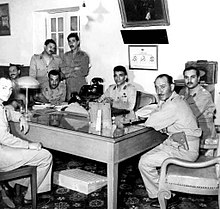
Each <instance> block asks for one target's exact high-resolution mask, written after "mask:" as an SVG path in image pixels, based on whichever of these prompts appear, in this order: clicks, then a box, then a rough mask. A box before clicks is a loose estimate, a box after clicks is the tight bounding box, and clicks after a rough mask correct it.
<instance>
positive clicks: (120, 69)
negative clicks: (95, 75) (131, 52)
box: [113, 65, 128, 75]
mask: <svg viewBox="0 0 220 209" xmlns="http://www.w3.org/2000/svg"><path fill="white" fill-rule="evenodd" d="M113 71H114V72H118V71H122V72H124V74H125V75H128V73H127V70H126V68H125V67H124V66H122V65H118V66H115V67H114V69H113Z"/></svg>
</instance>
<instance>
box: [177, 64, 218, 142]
mask: <svg viewBox="0 0 220 209" xmlns="http://www.w3.org/2000/svg"><path fill="white" fill-rule="evenodd" d="M183 76H184V81H185V88H183V89H181V90H180V92H179V94H180V95H183V96H184V98H185V100H186V101H187V103H188V104H189V106H190V108H191V109H192V111H193V113H194V115H195V116H196V119H197V122H198V126H199V127H200V128H201V129H202V137H201V139H202V140H201V143H204V141H205V139H215V138H216V131H215V125H214V112H215V104H214V102H213V100H212V95H211V94H210V93H209V92H208V91H207V90H206V89H205V88H203V87H202V86H201V85H200V84H199V81H200V71H199V70H198V69H197V68H195V67H188V68H186V69H185V70H184V71H183Z"/></svg>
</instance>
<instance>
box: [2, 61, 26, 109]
mask: <svg viewBox="0 0 220 209" xmlns="http://www.w3.org/2000/svg"><path fill="white" fill-rule="evenodd" d="M20 74H21V65H18V64H11V63H10V66H9V69H8V76H9V78H10V79H11V81H12V82H14V84H15V85H14V86H13V90H12V94H11V96H10V98H9V99H8V101H6V102H4V105H11V106H12V107H13V108H14V109H15V110H20V111H21V112H22V109H24V106H25V91H24V90H22V89H20V88H19V87H18V86H17V85H16V80H17V79H18V78H20Z"/></svg>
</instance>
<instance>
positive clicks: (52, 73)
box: [48, 70, 61, 80]
mask: <svg viewBox="0 0 220 209" xmlns="http://www.w3.org/2000/svg"><path fill="white" fill-rule="evenodd" d="M50 75H58V77H59V80H61V75H60V71H58V70H51V71H50V72H49V73H48V78H50Z"/></svg>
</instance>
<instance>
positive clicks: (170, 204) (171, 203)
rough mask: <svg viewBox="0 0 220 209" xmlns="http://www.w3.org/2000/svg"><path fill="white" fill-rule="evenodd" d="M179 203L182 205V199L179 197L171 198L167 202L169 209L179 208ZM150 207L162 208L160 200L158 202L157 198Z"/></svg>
mask: <svg viewBox="0 0 220 209" xmlns="http://www.w3.org/2000/svg"><path fill="white" fill-rule="evenodd" d="M179 203H180V199H179V198H178V197H177V195H176V196H174V197H171V199H169V200H168V201H167V205H168V208H171V207H175V206H177V205H178V204H179ZM150 206H151V207H154V208H160V203H159V200H158V199H157V198H155V200H153V201H152V202H151V203H150Z"/></svg>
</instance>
